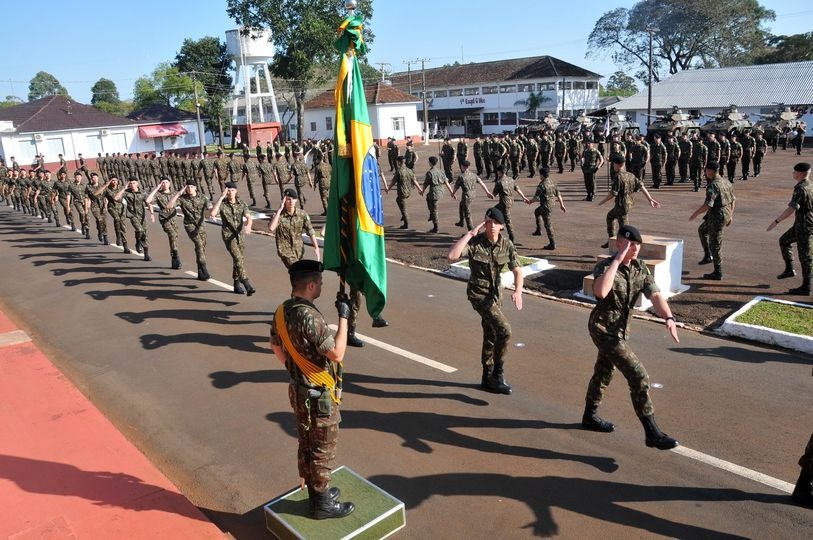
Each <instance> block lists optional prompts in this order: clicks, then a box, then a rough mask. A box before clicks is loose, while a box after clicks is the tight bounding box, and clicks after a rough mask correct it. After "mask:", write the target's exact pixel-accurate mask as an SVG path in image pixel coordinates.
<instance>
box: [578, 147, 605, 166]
mask: <svg viewBox="0 0 813 540" xmlns="http://www.w3.org/2000/svg"><path fill="white" fill-rule="evenodd" d="M582 159H584V163H582V170H583V171H593V172H595V171H597V170H598V167H599V165H598V164H599V162H600V161H601V154H599V153H598V150H591V149H589V148H588V149H587V150H585V151H584V154H583V155H582Z"/></svg>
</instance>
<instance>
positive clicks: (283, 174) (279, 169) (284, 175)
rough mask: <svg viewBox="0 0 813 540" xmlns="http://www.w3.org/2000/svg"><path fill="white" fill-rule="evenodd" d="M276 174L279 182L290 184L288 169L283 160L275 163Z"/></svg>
mask: <svg viewBox="0 0 813 540" xmlns="http://www.w3.org/2000/svg"><path fill="white" fill-rule="evenodd" d="M274 172H275V173H276V174H277V182H280V183H282V184H287V183H288V167H286V166H285V165H284V164H283V163H282V160H279V161H275V162H274Z"/></svg>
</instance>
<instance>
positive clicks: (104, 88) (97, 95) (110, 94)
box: [90, 77, 121, 107]
mask: <svg viewBox="0 0 813 540" xmlns="http://www.w3.org/2000/svg"><path fill="white" fill-rule="evenodd" d="M90 92H91V97H90V104H91V105H93V106H94V107H95V106H96V105H98V104H99V103H118V102H120V101H121V99H120V98H119V90H118V88H116V83H114V82H113V81H111V80H110V79H105V78H104V77H102V78H101V79H99V80H98V81H96V82H95V83H94V85H93V86H92V87H91V88H90Z"/></svg>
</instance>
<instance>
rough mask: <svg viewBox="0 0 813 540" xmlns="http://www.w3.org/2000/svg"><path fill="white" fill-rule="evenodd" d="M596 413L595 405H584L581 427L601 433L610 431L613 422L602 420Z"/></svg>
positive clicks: (596, 407)
mask: <svg viewBox="0 0 813 540" xmlns="http://www.w3.org/2000/svg"><path fill="white" fill-rule="evenodd" d="M597 413H598V406H597V405H589V404H588V405H585V406H584V414H583V415H582V427H583V428H585V429H589V430H591V431H600V432H602V433H610V432H612V431H613V430H614V429H615V426H614V425H613V423H612V422H609V421H607V420H604V419H603V418H601V417H600V416H599V415H598V414H597Z"/></svg>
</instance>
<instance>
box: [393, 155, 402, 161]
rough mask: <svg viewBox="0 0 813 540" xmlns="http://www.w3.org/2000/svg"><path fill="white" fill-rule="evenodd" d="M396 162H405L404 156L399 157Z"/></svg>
mask: <svg viewBox="0 0 813 540" xmlns="http://www.w3.org/2000/svg"><path fill="white" fill-rule="evenodd" d="M395 161H404V156H398V157H397V158H395Z"/></svg>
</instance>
